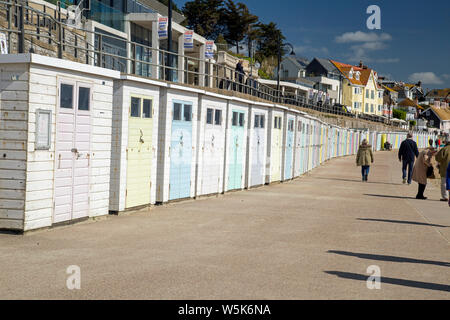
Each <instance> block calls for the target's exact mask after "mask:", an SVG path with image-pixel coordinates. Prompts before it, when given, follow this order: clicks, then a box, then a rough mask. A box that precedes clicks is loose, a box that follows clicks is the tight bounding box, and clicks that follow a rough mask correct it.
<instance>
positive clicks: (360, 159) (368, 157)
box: [356, 139, 373, 181]
mask: <svg viewBox="0 0 450 320" xmlns="http://www.w3.org/2000/svg"><path fill="white" fill-rule="evenodd" d="M372 163H373V153H372V146H371V145H370V144H368V143H367V140H366V139H364V140H363V141H362V142H361V145H360V146H359V149H358V153H357V154H356V165H357V166H358V167H359V166H360V167H361V175H362V181H367V178H368V176H369V169H370V165H371V164H372Z"/></svg>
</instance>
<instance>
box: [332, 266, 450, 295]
mask: <svg viewBox="0 0 450 320" xmlns="http://www.w3.org/2000/svg"><path fill="white" fill-rule="evenodd" d="M324 272H325V273H328V274H331V275H335V276H338V277H339V278H344V279H352V280H361V281H367V279H368V278H369V276H368V275H364V274H358V273H351V272H342V271H324ZM383 283H389V284H395V285H398V286H405V287H412V288H420V289H428V290H437V291H445V292H450V286H449V285H446V284H440V283H431V282H422V281H414V280H406V279H398V278H388V277H383V276H381V285H383Z"/></svg>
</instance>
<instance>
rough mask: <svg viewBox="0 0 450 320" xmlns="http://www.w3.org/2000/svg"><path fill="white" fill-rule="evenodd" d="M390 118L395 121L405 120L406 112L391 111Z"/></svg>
mask: <svg viewBox="0 0 450 320" xmlns="http://www.w3.org/2000/svg"><path fill="white" fill-rule="evenodd" d="M392 116H393V117H394V118H397V119H401V120H406V111H403V110H400V109H394V110H393V111H392Z"/></svg>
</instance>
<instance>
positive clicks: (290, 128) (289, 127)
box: [288, 120, 294, 131]
mask: <svg viewBox="0 0 450 320" xmlns="http://www.w3.org/2000/svg"><path fill="white" fill-rule="evenodd" d="M288 130H289V131H294V120H289V121H288Z"/></svg>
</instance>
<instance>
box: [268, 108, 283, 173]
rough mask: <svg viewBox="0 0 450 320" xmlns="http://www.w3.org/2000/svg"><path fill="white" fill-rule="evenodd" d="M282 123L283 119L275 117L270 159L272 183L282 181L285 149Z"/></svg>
mask: <svg viewBox="0 0 450 320" xmlns="http://www.w3.org/2000/svg"><path fill="white" fill-rule="evenodd" d="M281 121H282V118H281V117H280V116H275V117H274V121H273V130H272V150H271V151H272V152H271V157H270V162H271V166H270V167H271V173H270V175H271V179H270V181H271V182H272V181H280V180H281V157H282V148H283V132H282V125H281Z"/></svg>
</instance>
